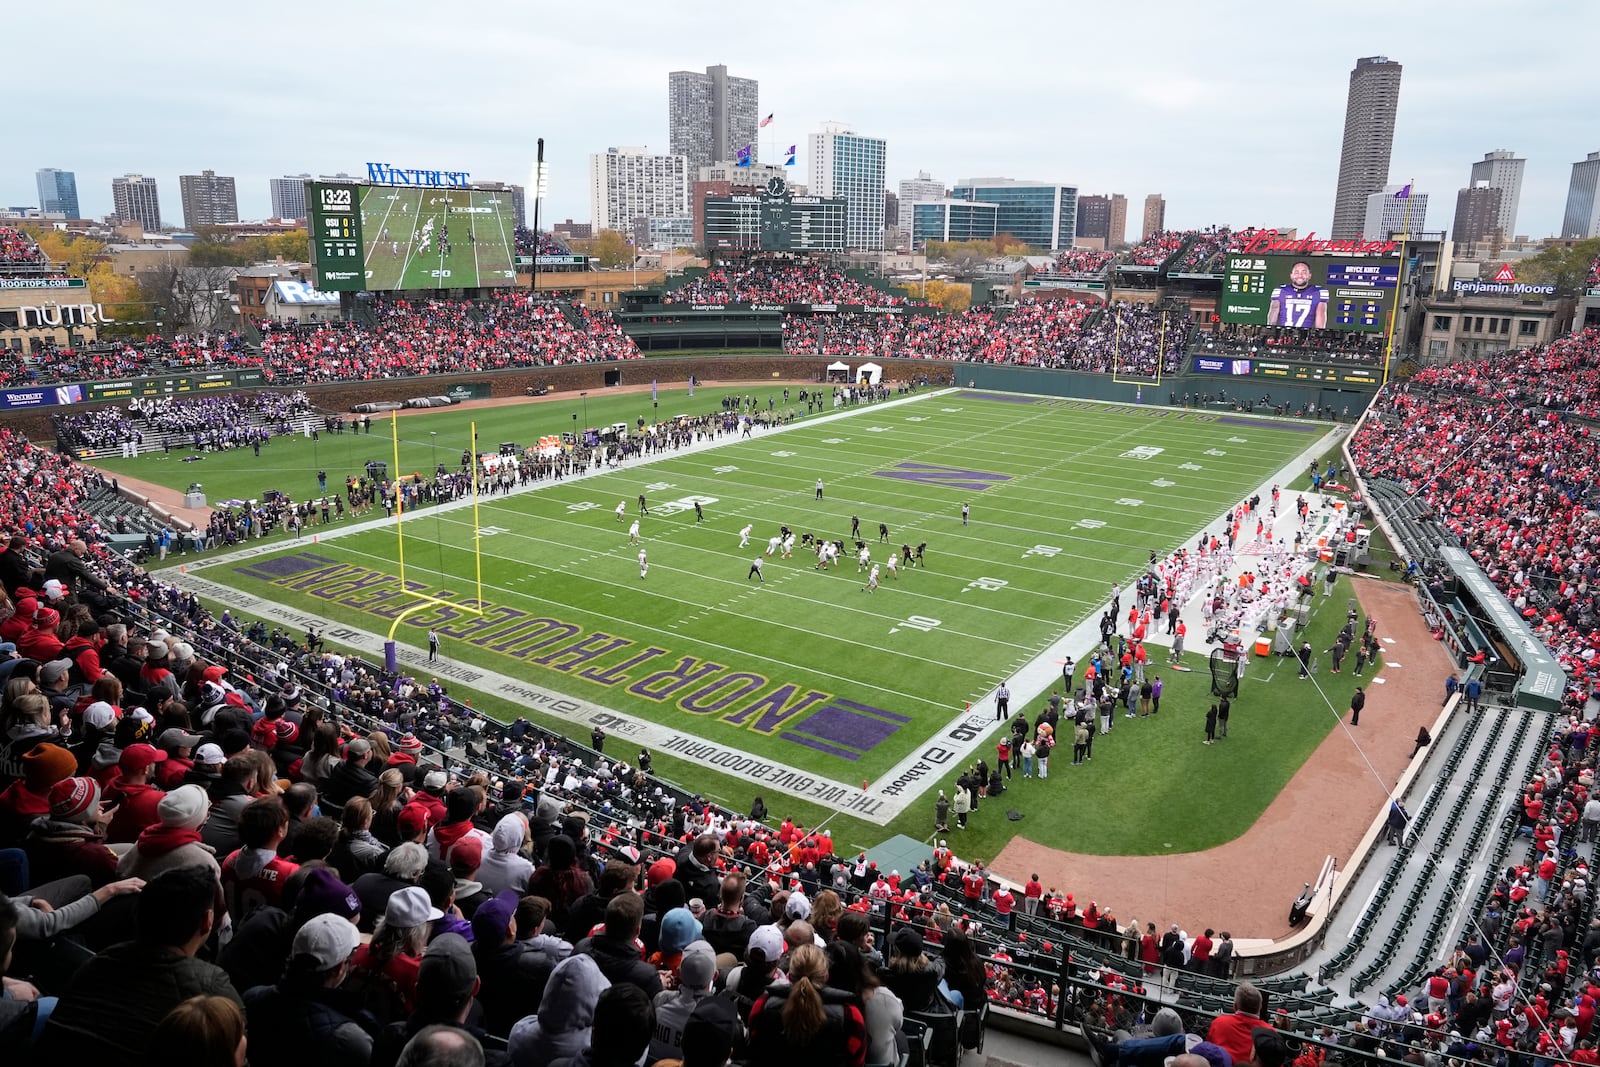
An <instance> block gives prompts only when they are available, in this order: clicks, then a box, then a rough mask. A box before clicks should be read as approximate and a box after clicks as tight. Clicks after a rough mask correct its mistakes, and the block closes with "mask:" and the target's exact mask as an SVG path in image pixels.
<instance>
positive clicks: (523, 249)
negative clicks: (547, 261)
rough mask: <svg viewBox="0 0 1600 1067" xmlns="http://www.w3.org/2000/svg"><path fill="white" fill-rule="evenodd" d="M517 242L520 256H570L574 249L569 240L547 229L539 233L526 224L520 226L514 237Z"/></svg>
mask: <svg viewBox="0 0 1600 1067" xmlns="http://www.w3.org/2000/svg"><path fill="white" fill-rule="evenodd" d="M512 239H513V241H514V242H515V243H516V254H517V255H519V256H536V255H537V256H570V255H572V249H571V248H570V247H569V246H568V245H567V242H565V241H563V240H562V239H561V238H559V237H557V236H556V235H555V234H553V233H550V232H549V231H547V230H541V231H539V233H538V234H537V236H536V235H535V234H534V232H533V231H532V230H530V229H528V228H527V227H526V226H518V227H517V229H516V234H515V235H514V237H513V238H512Z"/></svg>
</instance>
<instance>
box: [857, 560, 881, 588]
mask: <svg viewBox="0 0 1600 1067" xmlns="http://www.w3.org/2000/svg"><path fill="white" fill-rule="evenodd" d="M861 588H862V589H865V590H866V591H867V592H869V593H876V592H877V591H878V565H877V564H876V563H874V564H873V565H872V570H871V571H870V572H868V574H867V584H866V585H864V586H862V587H861Z"/></svg>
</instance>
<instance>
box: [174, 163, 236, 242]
mask: <svg viewBox="0 0 1600 1067" xmlns="http://www.w3.org/2000/svg"><path fill="white" fill-rule="evenodd" d="M178 194H179V196H180V197H181V198H182V200H183V224H184V225H185V226H187V227H189V229H191V230H192V229H194V228H195V227H196V226H221V225H222V224H223V223H227V222H238V221H239V197H238V193H237V191H236V190H235V189H234V184H233V179H232V178H227V177H219V176H218V175H217V172H216V171H211V170H203V171H201V172H200V173H199V174H180V175H178Z"/></svg>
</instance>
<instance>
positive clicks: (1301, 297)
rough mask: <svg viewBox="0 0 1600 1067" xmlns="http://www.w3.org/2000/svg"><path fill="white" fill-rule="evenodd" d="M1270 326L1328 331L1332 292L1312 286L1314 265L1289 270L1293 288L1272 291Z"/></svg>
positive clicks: (1283, 287)
mask: <svg viewBox="0 0 1600 1067" xmlns="http://www.w3.org/2000/svg"><path fill="white" fill-rule="evenodd" d="M1267 324H1268V325H1269V326H1295V327H1299V328H1300V329H1307V330H1310V329H1315V330H1326V329H1327V328H1328V291H1327V290H1326V289H1324V288H1322V286H1320V285H1313V284H1312V283H1311V264H1309V263H1307V262H1305V261H1304V260H1301V261H1300V262H1298V263H1296V264H1295V265H1294V266H1293V267H1291V268H1289V284H1288V285H1280V286H1278V287H1277V288H1276V289H1274V290H1273V291H1272V306H1271V308H1270V310H1269V311H1268V313H1267Z"/></svg>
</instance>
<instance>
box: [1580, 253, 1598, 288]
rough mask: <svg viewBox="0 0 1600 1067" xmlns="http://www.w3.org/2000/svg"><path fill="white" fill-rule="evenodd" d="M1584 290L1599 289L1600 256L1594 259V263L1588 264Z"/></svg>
mask: <svg viewBox="0 0 1600 1067" xmlns="http://www.w3.org/2000/svg"><path fill="white" fill-rule="evenodd" d="M1583 286H1584V288H1585V289H1600V256H1595V257H1594V262H1593V263H1591V264H1589V275H1588V277H1586V278H1585V279H1584V282H1583Z"/></svg>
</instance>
